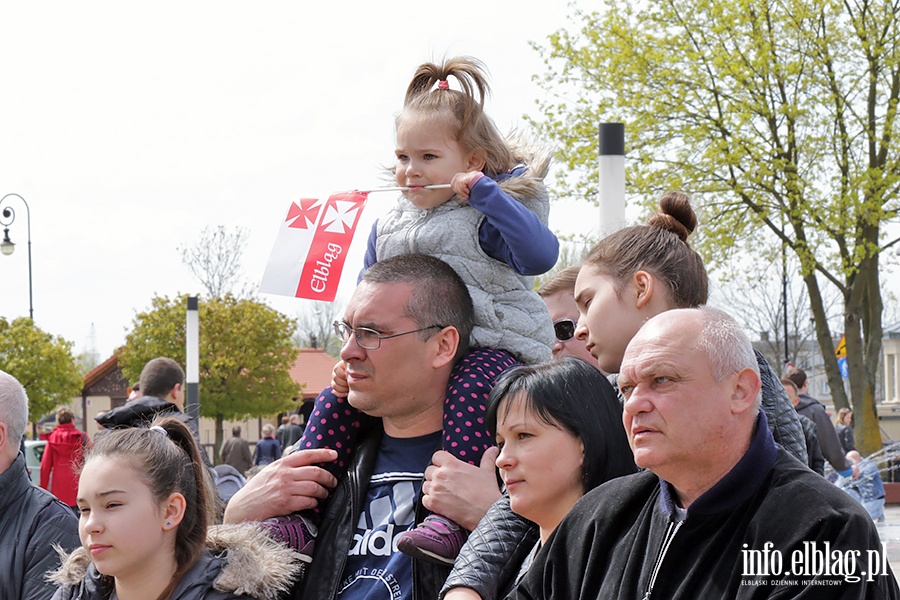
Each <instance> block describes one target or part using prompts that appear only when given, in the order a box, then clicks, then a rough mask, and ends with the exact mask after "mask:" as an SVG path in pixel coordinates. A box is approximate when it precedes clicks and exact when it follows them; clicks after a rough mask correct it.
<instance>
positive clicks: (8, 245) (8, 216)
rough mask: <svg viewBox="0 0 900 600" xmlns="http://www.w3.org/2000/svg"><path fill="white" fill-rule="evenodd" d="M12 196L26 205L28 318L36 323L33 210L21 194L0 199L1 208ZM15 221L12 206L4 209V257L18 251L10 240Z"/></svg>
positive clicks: (0, 219) (0, 223)
mask: <svg viewBox="0 0 900 600" xmlns="http://www.w3.org/2000/svg"><path fill="white" fill-rule="evenodd" d="M10 196H14V197H16V198H18V199H19V200H21V201H22V204H24V205H25V216H26V219H27V225H28V317H29V318H30V319H31V320H32V321H34V296H33V295H32V292H31V209H30V208H29V207H28V203H27V202H25V198H23V197H22V196H20V195H19V194H6V195H5V196H3V197H2V198H0V207H3V203H4V202H6V199H7V198H9V197H10ZM15 220H16V211H14V210H13V209H12V207H11V206H6V207H3V210H2V211H0V226H2V227H3V241H2V242H0V252H2V253H3V255H4V256H9V255H10V254H12V253H13V251H15V249H16V245H15V244H14V243H13V242H12V240H10V239H9V226H10V225H12V224H13V222H14V221H15Z"/></svg>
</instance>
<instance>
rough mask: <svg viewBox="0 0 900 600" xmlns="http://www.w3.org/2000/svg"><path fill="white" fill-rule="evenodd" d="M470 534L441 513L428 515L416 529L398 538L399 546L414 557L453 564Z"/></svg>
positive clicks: (441, 563)
mask: <svg viewBox="0 0 900 600" xmlns="http://www.w3.org/2000/svg"><path fill="white" fill-rule="evenodd" d="M468 536H469V534H468V532H466V530H465V529H463V528H462V527H460V526H459V525H457V524H456V523H454V522H453V521H451V520H450V519H448V518H447V517H442V516H440V515H428V516H427V517H425V520H424V521H422V523H420V524H419V526H418V527H416V528H415V529H411V530H410V531H405V532H403V533H402V534H400V537H399V538H397V548H398V549H399V550H400V551H401V552H403V553H404V554H409V555H410V556H412V557H413V558H418V559H419V560H424V561H427V562H432V563H437V564H440V565H452V564H453V561H455V560H456V555H457V554H459V549H460V548H462V545H463V544H464V543H465V541H466V538H467V537H468Z"/></svg>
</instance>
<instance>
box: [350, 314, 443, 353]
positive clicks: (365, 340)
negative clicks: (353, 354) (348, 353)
mask: <svg viewBox="0 0 900 600" xmlns="http://www.w3.org/2000/svg"><path fill="white" fill-rule="evenodd" d="M443 328H444V326H443V325H429V326H428V327H420V328H419V329H413V330H412V331H404V332H403V333H394V334H391V335H384V334H383V333H379V332H377V331H375V330H374V329H369V328H368V327H357V328H355V329H354V328H353V327H350V326H349V325H347V324H346V323H344V322H343V321H335V322H334V334H335V335H336V336H338V339H340V340H341V343H342V344H344V343H347V340H349V339H350V335H351V334H353V335H354V336H356V343H357V344H359V347H360V348H365V349H366V350H378V349H379V348H381V340H389V339H391V338H395V337H400V336H401V335H409V334H410V333H418V332H420V331H425V330H427V329H443Z"/></svg>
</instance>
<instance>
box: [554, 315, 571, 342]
mask: <svg viewBox="0 0 900 600" xmlns="http://www.w3.org/2000/svg"><path fill="white" fill-rule="evenodd" d="M575 326H576V323H575V321H573V320H572V319H560V320H559V321H553V333H554V334H555V335H556V339H557V340H559V341H560V342H568V341H569V340H571V339H572V338H573V337H575Z"/></svg>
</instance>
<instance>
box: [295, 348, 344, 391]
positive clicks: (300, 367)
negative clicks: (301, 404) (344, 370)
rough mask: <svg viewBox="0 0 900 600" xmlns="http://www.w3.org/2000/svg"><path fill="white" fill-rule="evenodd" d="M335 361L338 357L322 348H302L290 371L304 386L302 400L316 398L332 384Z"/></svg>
mask: <svg viewBox="0 0 900 600" xmlns="http://www.w3.org/2000/svg"><path fill="white" fill-rule="evenodd" d="M335 363H337V359H336V358H334V357H333V356H331V355H328V354H325V351H324V350H322V349H321V348H300V352H299V354H297V360H295V361H294V365H293V366H292V367H291V369H290V373H291V379H293V380H294V381H296V382H297V383H299V384H300V385H302V386H303V396H302V400H315V399H316V396H318V395H319V392H321V391H322V390H324V389H325V388H327V387H328V386H330V385H331V371H332V370H333V369H334V365H335ZM298 399H299V398H298Z"/></svg>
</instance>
